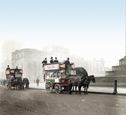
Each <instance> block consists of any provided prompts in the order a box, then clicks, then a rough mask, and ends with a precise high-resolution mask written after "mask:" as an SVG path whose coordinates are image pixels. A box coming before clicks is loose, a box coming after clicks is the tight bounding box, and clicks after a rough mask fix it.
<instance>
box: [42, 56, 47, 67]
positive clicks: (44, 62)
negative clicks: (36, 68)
mask: <svg viewBox="0 0 126 115" xmlns="http://www.w3.org/2000/svg"><path fill="white" fill-rule="evenodd" d="M42 64H43V67H44V65H45V64H47V58H45V60H43V61H42Z"/></svg>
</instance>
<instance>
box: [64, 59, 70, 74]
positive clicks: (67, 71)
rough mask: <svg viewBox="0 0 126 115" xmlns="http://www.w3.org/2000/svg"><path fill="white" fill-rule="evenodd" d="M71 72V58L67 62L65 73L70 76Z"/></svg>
mask: <svg viewBox="0 0 126 115" xmlns="http://www.w3.org/2000/svg"><path fill="white" fill-rule="evenodd" d="M70 70H71V65H70V61H69V58H67V60H66V61H65V73H66V74H68V75H70Z"/></svg>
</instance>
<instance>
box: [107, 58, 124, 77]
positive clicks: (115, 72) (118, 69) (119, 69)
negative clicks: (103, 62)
mask: <svg viewBox="0 0 126 115" xmlns="http://www.w3.org/2000/svg"><path fill="white" fill-rule="evenodd" d="M105 76H126V56H124V58H122V59H120V60H119V65H118V66H112V71H105Z"/></svg>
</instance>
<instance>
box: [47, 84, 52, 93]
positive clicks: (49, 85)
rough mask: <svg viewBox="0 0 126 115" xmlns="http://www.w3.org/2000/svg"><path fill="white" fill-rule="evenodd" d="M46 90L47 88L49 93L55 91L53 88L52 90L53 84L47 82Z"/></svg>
mask: <svg viewBox="0 0 126 115" xmlns="http://www.w3.org/2000/svg"><path fill="white" fill-rule="evenodd" d="M45 88H46V91H47V92H49V93H51V92H52V90H53V88H52V83H51V82H47V83H46V84H45Z"/></svg>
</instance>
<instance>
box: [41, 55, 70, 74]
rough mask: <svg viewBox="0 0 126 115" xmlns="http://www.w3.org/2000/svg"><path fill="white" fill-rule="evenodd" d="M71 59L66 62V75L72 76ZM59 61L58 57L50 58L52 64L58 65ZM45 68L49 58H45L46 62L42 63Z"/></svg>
mask: <svg viewBox="0 0 126 115" xmlns="http://www.w3.org/2000/svg"><path fill="white" fill-rule="evenodd" d="M69 60H70V59H69V58H67V60H66V61H65V62H64V64H65V73H68V74H69V75H70V70H71V65H70V61H69ZM58 62H59V61H58V59H57V57H55V59H53V57H51V58H50V63H58ZM42 64H43V67H44V65H45V64H47V58H45V60H43V61H42Z"/></svg>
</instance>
